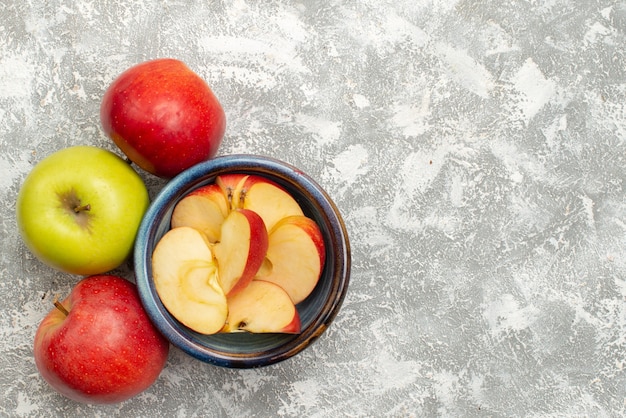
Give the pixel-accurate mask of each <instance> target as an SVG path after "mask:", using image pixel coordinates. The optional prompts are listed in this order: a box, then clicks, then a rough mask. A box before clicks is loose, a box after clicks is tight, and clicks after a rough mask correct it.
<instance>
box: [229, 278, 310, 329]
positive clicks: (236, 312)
mask: <svg viewBox="0 0 626 418" xmlns="http://www.w3.org/2000/svg"><path fill="white" fill-rule="evenodd" d="M300 326H301V325H300V316H299V314H298V311H297V310H296V307H295V305H294V304H293V302H292V301H291V298H290V297H289V295H288V294H287V293H286V292H285V291H284V290H283V289H282V288H281V287H280V286H277V285H275V284H274V283H270V282H266V281H263V280H254V281H253V282H251V283H250V284H249V285H248V286H247V287H246V288H245V289H243V290H242V291H240V292H239V293H237V294H236V295H234V296H230V297H228V319H227V320H226V323H225V324H224V328H223V329H222V332H237V331H247V332H252V333H261V332H280V333H298V332H300Z"/></svg>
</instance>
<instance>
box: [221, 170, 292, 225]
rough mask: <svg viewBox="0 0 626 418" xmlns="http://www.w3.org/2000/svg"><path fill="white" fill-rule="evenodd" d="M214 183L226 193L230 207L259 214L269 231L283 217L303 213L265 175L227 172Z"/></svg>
mask: <svg viewBox="0 0 626 418" xmlns="http://www.w3.org/2000/svg"><path fill="white" fill-rule="evenodd" d="M216 183H217V184H218V185H219V186H220V187H221V188H222V190H223V191H224V194H226V196H227V199H228V201H229V203H230V206H231V209H237V208H241V209H249V210H252V211H254V212H256V213H258V214H259V216H260V217H261V218H262V219H263V222H264V223H265V227H266V228H267V230H268V231H270V230H271V229H272V228H273V227H274V225H275V224H276V222H278V221H279V220H281V219H282V218H285V217H287V216H292V215H302V214H303V213H302V209H301V208H300V205H299V204H298V202H296V200H295V199H294V198H293V197H292V196H291V195H290V194H289V193H288V192H287V191H286V190H285V189H284V188H283V187H281V186H279V185H278V184H276V183H275V182H273V181H271V180H269V179H267V178H265V177H262V176H256V175H245V174H226V175H222V176H219V177H218V178H217V179H216Z"/></svg>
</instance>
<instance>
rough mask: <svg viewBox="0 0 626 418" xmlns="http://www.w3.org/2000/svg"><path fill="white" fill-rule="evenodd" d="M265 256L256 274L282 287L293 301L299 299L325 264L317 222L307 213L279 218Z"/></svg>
mask: <svg viewBox="0 0 626 418" xmlns="http://www.w3.org/2000/svg"><path fill="white" fill-rule="evenodd" d="M266 257H267V261H266V263H265V264H266V265H265V266H264V268H263V269H261V270H260V272H259V274H258V275H257V278H258V279H262V280H265V281H269V282H272V283H275V284H277V285H279V286H280V287H282V288H283V289H285V291H286V292H287V293H288V294H289V296H290V297H291V300H292V301H293V303H294V304H298V303H300V302H302V301H303V300H304V299H305V298H306V297H307V296H308V295H309V294H310V293H311V292H312V291H313V289H314V288H315V286H316V285H317V282H318V280H319V278H320V274H321V272H322V269H323V268H324V262H325V257H326V252H325V247H324V238H323V237H322V233H321V231H320V229H319V227H318V225H317V224H316V223H315V221H313V220H312V219H310V218H308V217H306V216H288V217H286V218H283V219H281V220H280V221H279V222H278V223H277V224H276V225H275V226H274V228H272V230H271V231H270V233H269V245H268V248H267V255H266ZM268 262H269V263H268ZM267 264H269V267H268V266H267Z"/></svg>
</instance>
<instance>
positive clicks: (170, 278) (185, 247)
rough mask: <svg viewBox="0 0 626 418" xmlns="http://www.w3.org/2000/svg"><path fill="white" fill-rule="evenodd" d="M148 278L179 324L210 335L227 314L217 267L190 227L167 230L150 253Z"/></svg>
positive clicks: (201, 238) (204, 242)
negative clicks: (149, 277)
mask: <svg viewBox="0 0 626 418" xmlns="http://www.w3.org/2000/svg"><path fill="white" fill-rule="evenodd" d="M152 276H153V279H154V284H155V287H156V291H157V293H158V295H159V298H160V299H161V302H163V305H164V306H165V308H166V309H167V310H168V311H169V312H170V313H171V314H172V315H173V316H174V317H175V318H176V319H178V320H179V321H180V322H181V323H182V324H184V325H186V326H187V327H189V328H191V329H192V330H194V331H196V332H199V333H201V334H214V333H216V332H218V331H219V330H220V329H222V327H223V326H224V323H225V321H226V318H227V315H228V306H227V302H226V296H225V294H224V291H223V290H222V288H221V286H220V283H219V275H218V268H217V264H216V262H215V260H214V258H213V253H212V251H211V248H210V246H209V243H208V241H207V240H206V237H205V236H204V235H203V234H202V233H201V232H199V231H198V230H196V229H194V228H191V227H186V226H185V227H179V228H175V229H170V230H169V231H168V232H167V233H166V234H165V235H163V237H162V238H161V239H160V240H159V242H158V243H157V245H156V247H155V249H154V252H153V254H152Z"/></svg>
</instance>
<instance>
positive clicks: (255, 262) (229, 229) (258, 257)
mask: <svg viewBox="0 0 626 418" xmlns="http://www.w3.org/2000/svg"><path fill="white" fill-rule="evenodd" d="M220 234H221V240H220V242H218V243H216V244H215V246H214V248H213V251H214V253H215V258H216V259H217V265H218V269H219V278H220V284H221V286H222V289H223V290H224V293H225V294H226V295H227V296H230V295H233V294H235V293H237V292H238V291H240V290H241V289H243V288H245V287H246V286H247V285H248V283H250V282H251V281H252V279H254V276H255V275H256V274H257V272H258V271H259V268H260V267H261V265H262V264H263V261H264V259H265V254H266V252H267V245H268V237H267V230H266V228H265V224H264V223H263V219H261V217H260V216H259V215H257V214H256V213H255V212H253V211H251V210H247V209H235V210H233V211H232V212H230V213H229V214H228V216H227V217H226V219H225V220H224V223H222V229H221V232H220Z"/></svg>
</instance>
